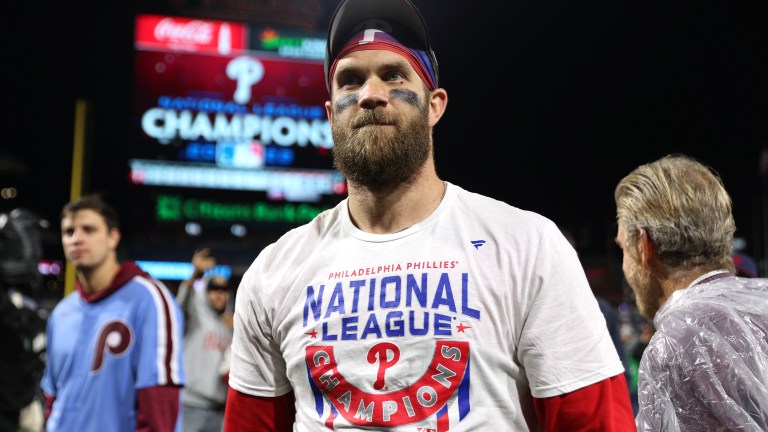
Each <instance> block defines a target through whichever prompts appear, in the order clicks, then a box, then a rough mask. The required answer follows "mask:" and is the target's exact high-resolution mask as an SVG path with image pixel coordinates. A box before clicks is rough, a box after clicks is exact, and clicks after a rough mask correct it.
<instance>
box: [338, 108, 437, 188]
mask: <svg viewBox="0 0 768 432" xmlns="http://www.w3.org/2000/svg"><path fill="white" fill-rule="evenodd" d="M372 123H378V124H386V125H389V126H365V125H369V124H372ZM393 129H394V130H393ZM331 132H332V134H333V141H334V147H333V166H334V167H335V168H336V169H337V170H339V171H340V172H341V173H342V174H343V175H344V176H345V177H346V178H347V180H349V181H351V182H353V183H356V184H359V185H362V186H393V185H397V184H400V183H402V182H404V181H406V180H407V179H409V178H410V177H412V176H413V175H414V173H416V171H418V169H419V168H420V167H421V166H422V165H424V162H425V161H426V160H427V158H428V157H429V154H430V151H431V145H430V134H431V131H430V127H429V106H428V105H426V104H425V105H423V106H422V107H421V109H420V110H419V111H418V113H417V114H416V115H413V116H408V117H407V118H405V119H399V118H398V117H396V116H390V115H385V114H382V113H381V112H377V111H375V110H364V111H363V112H361V113H360V115H358V116H357V117H356V118H354V119H352V120H351V121H349V122H347V123H342V122H338V121H337V122H334V123H333V126H332V128H331Z"/></svg>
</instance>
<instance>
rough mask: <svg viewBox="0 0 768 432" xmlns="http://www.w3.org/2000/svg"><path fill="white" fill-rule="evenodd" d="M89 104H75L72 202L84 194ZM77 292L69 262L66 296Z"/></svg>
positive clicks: (81, 101) (70, 193)
mask: <svg viewBox="0 0 768 432" xmlns="http://www.w3.org/2000/svg"><path fill="white" fill-rule="evenodd" d="M87 114H88V103H87V102H86V101H85V100H83V99H78V100H77V102H76V103H75V135H74V142H73V143H72V180H71V183H70V188H69V199H70V201H72V200H76V199H78V198H80V195H82V192H83V169H84V160H85V140H86V136H85V129H86V119H87ZM74 290H75V269H74V267H72V264H70V263H69V262H67V266H66V272H65V274H64V295H67V294H69V293H71V292H72V291H74Z"/></svg>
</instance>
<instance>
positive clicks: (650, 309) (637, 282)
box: [624, 261, 664, 321]
mask: <svg viewBox="0 0 768 432" xmlns="http://www.w3.org/2000/svg"><path fill="white" fill-rule="evenodd" d="M624 276H625V278H626V280H627V283H628V284H629V286H630V287H631V288H632V291H634V293H635V303H636V304H637V310H638V312H640V315H642V316H643V317H645V318H646V319H648V320H649V321H653V317H654V316H656V312H658V311H659V308H660V307H661V304H660V303H661V298H662V296H663V295H664V290H663V289H662V288H661V286H659V284H658V282H656V280H654V278H653V277H652V276H653V275H652V274H651V272H650V271H648V270H646V269H644V268H643V267H642V266H641V265H640V264H639V263H638V262H637V261H633V262H632V263H631V264H630V266H629V268H628V269H627V271H626V274H625V275H624Z"/></svg>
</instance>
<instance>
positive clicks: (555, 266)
mask: <svg viewBox="0 0 768 432" xmlns="http://www.w3.org/2000/svg"><path fill="white" fill-rule="evenodd" d="M623 370H624V369H623V367H622V364H621V361H620V360H619V357H618V354H617V353H616V349H615V348H614V346H613V343H612V342H611V339H610V336H609V334H608V330H607V327H606V325H605V321H604V319H603V316H602V314H601V313H600V309H599V307H598V304H597V301H596V299H595V297H594V295H593V294H592V291H591V289H590V287H589V285H588V283H587V279H586V277H585V275H584V271H583V269H582V267H581V264H580V262H579V260H578V258H577V255H576V252H575V251H574V249H573V248H572V247H571V245H570V244H569V243H568V241H567V240H566V239H565V237H564V236H563V235H562V234H561V232H560V230H559V229H558V227H557V226H556V225H555V224H554V223H553V222H552V221H550V220H548V219H546V218H545V217H543V216H541V215H538V214H536V213H532V212H529V211H523V210H520V209H517V208H515V207H512V206H510V205H508V204H506V203H504V202H501V201H497V200H494V199H491V198H489V197H485V196H482V195H479V194H475V193H471V192H468V191H466V190H464V189H462V188H460V187H458V186H455V185H452V184H448V189H447V192H446V195H445V197H444V199H443V201H442V203H441V204H440V206H439V207H438V208H437V210H435V212H434V213H433V214H432V215H430V216H429V217H428V218H427V219H425V220H424V221H422V222H421V223H419V224H416V225H415V226H413V227H411V228H409V229H407V230H405V231H402V232H398V233H395V234H370V233H365V232H362V231H360V230H359V229H357V228H356V227H355V226H354V225H353V224H352V222H351V221H350V218H349V214H348V211H347V201H346V200H344V201H342V202H341V203H339V205H337V206H336V207H335V208H333V209H330V210H328V211H325V212H323V213H322V214H320V215H318V216H317V217H316V218H315V219H314V220H313V221H312V222H310V223H309V224H306V225H304V226H301V227H298V228H296V229H293V230H291V231H289V232H288V233H286V234H285V235H284V236H283V237H282V238H280V239H279V240H278V241H277V242H275V243H274V244H272V245H270V246H268V247H267V248H265V249H264V250H263V251H262V252H261V254H259V256H258V257H257V258H256V260H255V262H254V263H253V264H252V265H251V266H250V268H249V269H248V270H247V272H246V273H245V275H244V276H243V279H242V281H241V284H240V287H239V289H238V292H237V298H236V305H235V338H234V341H233V344H232V368H231V371H230V381H229V383H230V386H232V387H233V388H234V389H236V390H238V391H240V392H243V393H246V394H250V395H256V396H271V397H274V396H280V395H283V394H286V393H288V392H289V391H290V390H291V389H293V390H294V391H295V395H296V411H297V412H296V423H295V426H294V430H295V431H312V432H314V431H317V430H324V427H323V425H329V424H332V425H333V428H334V429H335V430H371V429H373V430H387V431H416V430H417V428H428V429H426V430H430V428H431V429H433V430H437V429H438V426H439V427H440V430H446V429H447V428H450V430H451V431H477V430H495V431H502V430H510V431H527V430H530V429H532V428H534V429H535V427H534V426H532V425H534V424H536V420H535V413H534V411H533V405H532V402H531V395H533V396H535V397H538V398H545V397H550V396H555V395H559V394H563V393H567V392H570V391H573V390H576V389H579V388H582V387H585V386H587V385H590V384H593V383H595V382H598V381H601V380H603V379H606V378H608V377H612V376H615V375H618V374H621V373H622V372H623Z"/></svg>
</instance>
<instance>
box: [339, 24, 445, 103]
mask: <svg viewBox="0 0 768 432" xmlns="http://www.w3.org/2000/svg"><path fill="white" fill-rule="evenodd" d="M363 50H387V51H392V52H394V53H397V54H400V55H401V56H403V57H404V58H405V59H406V60H408V63H410V64H411V66H412V67H413V69H414V70H415V71H416V73H417V74H419V77H421V79H422V81H424V83H425V84H426V85H427V87H428V88H429V89H430V90H434V89H435V88H436V87H437V86H436V84H435V83H437V77H436V75H435V71H434V69H433V68H432V62H431V61H430V60H429V56H428V55H427V53H426V51H424V50H420V49H414V48H408V47H406V46H405V45H403V44H401V43H400V42H399V41H398V40H397V39H395V38H394V37H392V35H390V34H389V33H386V32H384V31H381V30H376V29H368V30H363V31H361V32H359V33H357V34H356V35H354V36H352V38H351V39H350V40H349V41H348V42H347V43H346V44H345V45H344V47H343V48H342V49H341V51H339V55H337V56H336V58H335V59H334V60H333V64H332V65H331V69H330V73H329V74H328V88H329V89H330V88H331V87H332V86H331V81H332V80H333V74H334V73H335V71H336V64H337V63H338V62H339V59H341V58H343V57H344V56H346V55H347V54H349V53H351V52H354V51H363Z"/></svg>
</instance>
